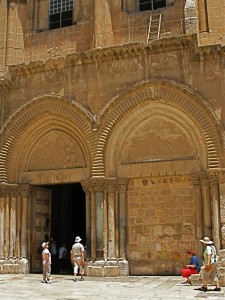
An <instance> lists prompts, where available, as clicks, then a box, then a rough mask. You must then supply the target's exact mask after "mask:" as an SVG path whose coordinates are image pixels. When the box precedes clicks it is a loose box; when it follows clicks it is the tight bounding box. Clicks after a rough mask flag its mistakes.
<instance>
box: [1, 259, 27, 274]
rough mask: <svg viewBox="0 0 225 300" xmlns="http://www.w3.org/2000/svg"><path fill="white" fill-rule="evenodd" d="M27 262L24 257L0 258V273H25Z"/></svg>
mask: <svg viewBox="0 0 225 300" xmlns="http://www.w3.org/2000/svg"><path fill="white" fill-rule="evenodd" d="M27 273H29V262H28V260H27V259H26V258H7V259H0V274H27Z"/></svg>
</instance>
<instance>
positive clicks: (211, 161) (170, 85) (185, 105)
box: [93, 79, 224, 176]
mask: <svg viewBox="0 0 225 300" xmlns="http://www.w3.org/2000/svg"><path fill="white" fill-rule="evenodd" d="M154 103H158V104H164V105H167V107H169V106H170V107H173V108H174V109H175V110H177V111H180V112H183V115H186V116H187V117H188V119H189V120H190V121H191V123H192V124H195V127H196V128H198V130H199V132H201V135H202V141H204V145H205V147H206V153H207V166H206V168H208V169H215V168H219V167H220V161H219V152H220V150H221V148H224V132H223V127H222V125H221V123H220V122H219V120H218V118H217V116H216V114H215V112H214V111H213V109H212V108H211V106H210V105H209V104H208V103H207V101H206V100H205V99H203V98H202V97H201V96H200V95H198V94H197V93H195V92H194V91H193V90H191V89H190V88H188V87H186V86H184V85H182V84H180V83H177V82H175V81H172V80H163V79H152V80H144V81H141V82H138V83H136V84H135V85H133V86H132V87H130V88H129V89H127V90H126V91H125V92H124V93H122V94H121V95H119V96H116V97H114V98H113V99H112V100H111V101H110V102H109V103H108V104H107V105H106V106H105V107H104V108H103V109H102V111H101V112H100V114H99V116H98V120H97V121H98V122H100V123H101V126H100V128H99V142H98V147H97V151H96V155H95V158H94V161H93V176H94V175H98V176H99V175H100V174H101V175H105V169H104V166H105V161H104V157H107V155H106V151H107V147H108V142H109V140H110V137H111V135H112V133H113V131H114V129H115V127H116V126H118V124H119V123H120V122H121V121H122V120H124V119H125V118H126V117H128V116H129V115H130V114H131V113H132V112H134V111H135V110H136V111H138V109H140V108H141V107H151V105H152V104H154ZM191 126H192V125H191ZM192 127H193V126H192ZM196 136H197V135H196Z"/></svg>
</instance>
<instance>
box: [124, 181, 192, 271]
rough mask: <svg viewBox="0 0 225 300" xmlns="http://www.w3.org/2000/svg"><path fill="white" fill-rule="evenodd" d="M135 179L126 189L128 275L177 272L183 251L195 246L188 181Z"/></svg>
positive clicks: (184, 259) (182, 257)
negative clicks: (129, 273)
mask: <svg viewBox="0 0 225 300" xmlns="http://www.w3.org/2000/svg"><path fill="white" fill-rule="evenodd" d="M170 181H172V180H170V179H169V178H168V179H166V178H165V179H164V182H163V181H162V182H161V184H159V182H158V180H157V179H148V178H142V179H134V180H131V181H130V184H129V189H128V216H129V218H128V220H129V221H128V228H129V231H128V240H129V247H128V260H129V263H130V272H131V275H136V274H139V275H140V274H142V275H147V274H148V275H149V274H150V275H151V274H160V275H165V274H167V275H170V274H179V273H180V268H181V266H183V265H184V264H185V261H186V251H187V250H188V249H193V250H195V251H196V250H197V241H196V237H195V228H196V216H195V214H196V212H195V209H194V208H195V203H194V197H193V188H192V187H191V186H190V183H189V182H188V180H187V182H183V183H181V182H180V183H176V182H170Z"/></svg>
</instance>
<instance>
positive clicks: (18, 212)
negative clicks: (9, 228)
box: [14, 195, 23, 257]
mask: <svg viewBox="0 0 225 300" xmlns="http://www.w3.org/2000/svg"><path fill="white" fill-rule="evenodd" d="M22 221H23V220H22V218H21V196H20V195H18V197H17V203H16V240H15V255H14V256H16V257H21V243H20V238H21V223H22Z"/></svg>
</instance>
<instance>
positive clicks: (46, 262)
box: [42, 242, 51, 283]
mask: <svg viewBox="0 0 225 300" xmlns="http://www.w3.org/2000/svg"><path fill="white" fill-rule="evenodd" d="M48 247H49V244H48V242H44V243H42V248H43V251H42V266H43V281H42V282H43V283H51V281H50V273H51V253H50V252H49V250H48Z"/></svg>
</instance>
